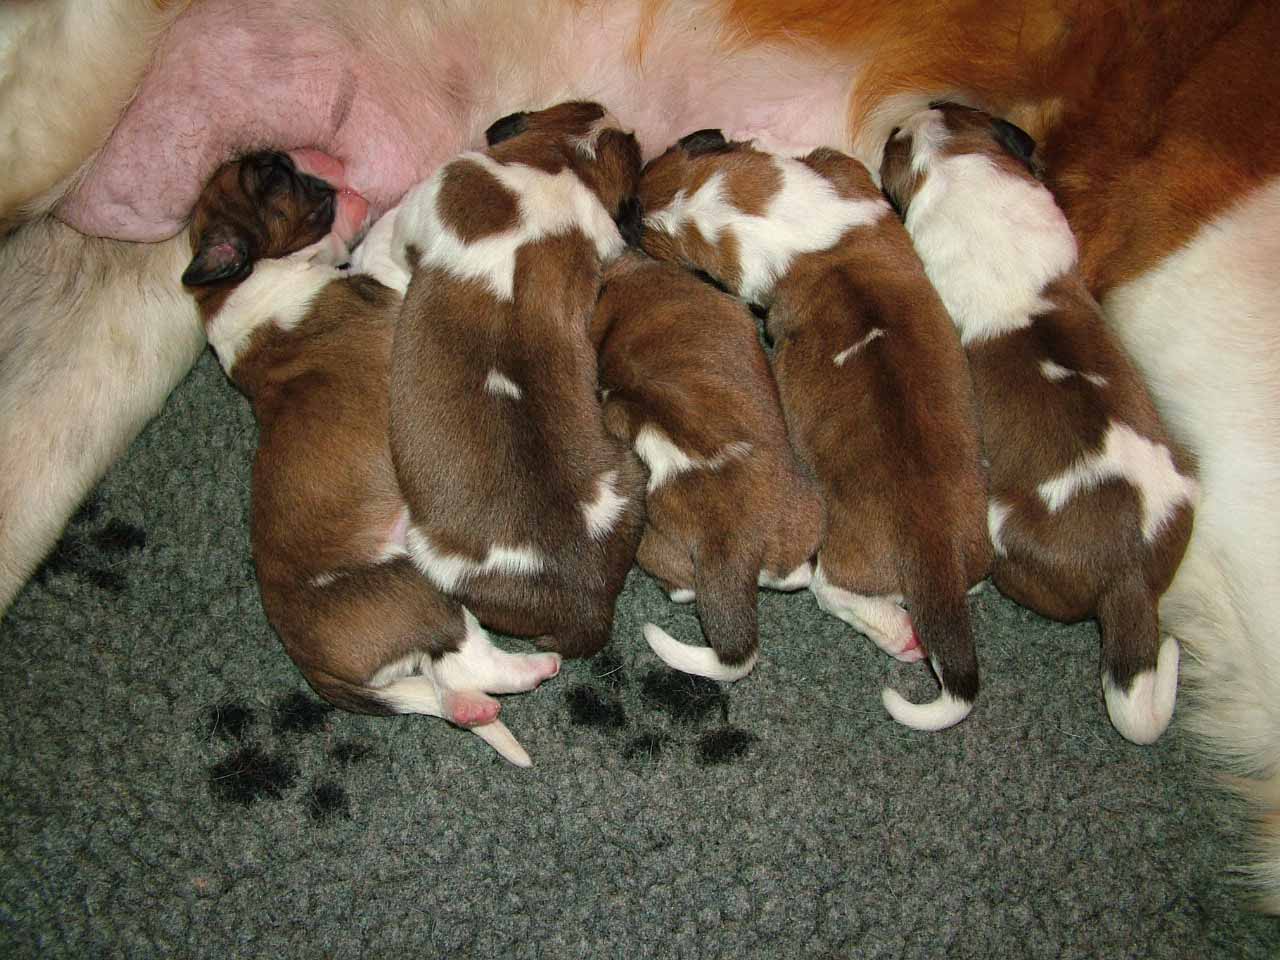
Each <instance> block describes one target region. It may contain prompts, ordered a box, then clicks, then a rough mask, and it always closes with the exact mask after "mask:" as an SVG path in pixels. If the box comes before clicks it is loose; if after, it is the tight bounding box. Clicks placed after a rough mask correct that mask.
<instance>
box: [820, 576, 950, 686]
mask: <svg viewBox="0 0 1280 960" xmlns="http://www.w3.org/2000/svg"><path fill="white" fill-rule="evenodd" d="M809 590H810V591H811V592H812V593H813V596H814V598H815V599H816V600H817V601H818V606H819V607H820V608H821V609H822V610H823V611H824V612H826V613H829V614H831V615H832V616H833V617H836V618H838V619H840V620H843V621H844V622H845V623H847V624H849V626H851V627H853V629H855V630H857V631H858V632H859V633H861V634H863V635H864V636H866V637H868V638H870V639H871V640H872V642H874V643H875V644H876V646H878V647H879V648H880V649H881V650H883V651H884V652H885V653H887V654H889V656H891V657H893V658H894V659H896V660H901V661H902V662H903V663H915V662H917V661H918V660H923V659H924V650H923V648H922V647H921V646H920V638H919V637H918V636H917V635H916V631H915V627H913V626H912V624H911V617H910V616H908V615H907V611H906V610H904V609H902V607H901V605H900V604H899V603H898V602H897V600H896V599H894V598H893V597H888V596H880V597H873V596H864V595H862V594H857V593H853V592H852V591H850V590H845V589H844V588H842V587H837V586H835V585H834V584H832V583H831V582H830V581H828V580H827V577H826V574H825V573H824V571H823V569H822V562H821V561H819V562H818V565H817V568H816V569H815V570H814V572H813V580H812V582H811V583H810V584H809Z"/></svg>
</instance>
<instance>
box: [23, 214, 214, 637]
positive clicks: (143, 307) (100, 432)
mask: <svg viewBox="0 0 1280 960" xmlns="http://www.w3.org/2000/svg"><path fill="white" fill-rule="evenodd" d="M190 258H191V245H190V242H189V241H188V240H187V237H186V234H185V233H182V234H179V235H178V236H177V237H175V238H173V239H172V240H167V241H165V242H164V243H157V244H132V243H122V242H119V241H115V240H97V239H92V238H89V237H85V236H83V235H81V234H79V233H76V232H75V231H74V230H72V229H71V228H70V227H68V226H66V225H64V224H62V223H59V222H58V221H56V220H53V219H44V220H38V221H35V222H33V223H30V224H27V225H26V226H23V227H20V228H19V229H18V230H16V231H15V232H13V233H12V234H10V235H9V236H8V237H6V238H5V239H4V240H3V241H0V451H3V454H2V456H3V464H4V465H3V468H2V469H0V614H2V613H3V612H4V611H5V610H6V609H7V608H8V606H9V604H10V602H11V601H12V600H13V598H14V596H15V595H16V594H17V592H18V590H19V589H21V587H22V585H23V584H24V583H25V582H26V580H27V578H28V577H30V576H31V573H32V571H33V570H34V569H35V567H36V565H37V564H38V563H39V562H40V560H41V559H43V557H44V555H45V554H46V553H47V552H48V551H49V548H50V547H52V546H53V544H54V542H55V541H56V540H57V538H58V536H59V535H60V534H61V533H62V529H63V527H64V526H65V525H66V522H67V519H68V518H69V517H70V516H71V514H72V512H73V511H74V510H75V509H76V507H77V506H78V505H79V503H80V501H81V500H82V499H83V498H84V496H85V494H87V493H88V492H89V490H90V489H91V488H92V487H93V485H94V484H95V483H97V481H98V480H99V479H100V478H101V477H102V475H103V474H104V473H105V472H106V471H107V468H108V467H109V466H110V465H111V463H112V461H114V460H115V459H116V457H118V456H119V455H120V454H121V453H123V452H124V449H125V447H126V446H127V445H128V444H129V441H131V440H132V439H133V438H134V437H135V436H136V435H137V434H138V432H139V431H140V430H141V429H142V427H143V426H144V425H145V424H146V423H147V421H148V420H150V419H151V418H152V417H153V416H155V414H156V413H157V412H158V411H159V409H160V406H161V404H163V403H164V400H165V398H166V397H167V396H168V395H169V392H170V391H171V390H172V389H173V388H174V387H175V386H176V385H177V383H178V381H179V380H180V379H181V378H182V377H183V376H184V375H185V374H186V372H187V371H188V370H189V369H190V368H191V365H192V364H193V363H194V362H195V360H196V358H197V357H198V356H199V354H200V350H201V349H202V348H203V346H204V334H203V331H202V330H201V328H200V321H199V317H198V316H197V313H196V309H195V301H194V300H192V299H191V297H189V296H187V295H186V294H185V293H184V292H183V290H182V287H181V285H180V284H179V281H178V278H179V277H180V276H181V275H182V271H183V269H184V268H185V267H186V265H187V262H188V261H189V260H190Z"/></svg>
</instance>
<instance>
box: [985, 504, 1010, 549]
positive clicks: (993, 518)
mask: <svg viewBox="0 0 1280 960" xmlns="http://www.w3.org/2000/svg"><path fill="white" fill-rule="evenodd" d="M1012 512H1013V508H1012V507H1010V506H1009V505H1008V504H1007V503H1001V502H1000V501H999V500H997V499H996V498H995V497H992V498H991V499H990V500H988V501H987V533H988V534H989V535H990V537H991V548H992V549H993V550H995V552H996V555H997V556H1000V557H1004V556H1007V555H1008V551H1007V550H1006V548H1005V545H1004V539H1003V538H1002V537H1001V535H1000V532H1001V531H1002V530H1003V529H1004V525H1005V521H1007V520H1008V519H1009V514H1010V513H1012Z"/></svg>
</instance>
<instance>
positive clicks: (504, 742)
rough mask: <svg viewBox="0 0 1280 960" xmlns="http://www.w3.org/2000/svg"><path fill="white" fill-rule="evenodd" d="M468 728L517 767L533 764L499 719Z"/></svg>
mask: <svg viewBox="0 0 1280 960" xmlns="http://www.w3.org/2000/svg"><path fill="white" fill-rule="evenodd" d="M470 730H471V732H472V733H474V734H475V735H476V736H477V737H479V738H480V739H481V740H483V741H484V742H485V743H487V744H488V745H489V746H491V747H493V749H495V750H497V751H498V755H499V756H501V757H502V759H504V760H508V761H510V762H511V763H514V764H515V765H516V766H517V767H532V766H533V761H532V760H530V759H529V754H528V753H527V752H525V749H524V747H522V746H520V741H519V740H517V739H516V738H515V735H514V734H512V732H511V731H510V730H508V729H507V725H506V724H505V723H503V722H502V721H501V720H494V721H493V723H486V724H485V725H484V726H481V727H471V728H470Z"/></svg>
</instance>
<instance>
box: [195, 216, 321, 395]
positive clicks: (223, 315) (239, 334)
mask: <svg viewBox="0 0 1280 960" xmlns="http://www.w3.org/2000/svg"><path fill="white" fill-rule="evenodd" d="M331 236H332V235H331ZM327 243H328V241H327V240H322V241H320V242H319V243H317V244H315V245H313V246H310V247H307V248H306V249H305V250H300V251H298V252H297V253H295V254H291V255H290V256H287V257H280V258H279V259H275V260H259V261H258V262H257V263H256V264H254V267H253V273H252V274H250V275H249V277H248V278H247V279H245V280H244V281H243V282H242V283H241V284H240V285H239V286H237V287H236V288H235V290H234V291H232V293H231V296H229V297H227V300H226V303H224V304H223V306H222V309H221V310H219V311H218V312H217V313H216V314H214V315H213V318H212V319H211V321H210V323H209V327H208V331H207V332H208V336H209V345H210V346H211V347H213V351H214V353H216V354H217V355H218V362H219V363H221V364H222V369H223V370H225V371H226V372H227V373H230V372H231V371H232V369H234V367H235V365H236V361H237V360H239V358H240V353H241V351H242V350H244V348H245V347H246V346H248V344H249V338H250V337H251V336H252V335H253V332H254V331H255V330H257V329H258V328H259V327H261V326H263V325H265V324H268V323H271V324H274V325H275V326H277V327H279V328H280V329H281V330H289V329H292V328H293V327H294V326H296V325H297V324H298V323H299V322H301V321H302V320H303V319H304V318H305V317H306V316H307V314H308V313H309V312H310V310H311V304H312V303H314V302H315V298H316V297H317V296H318V295H319V293H320V291H321V290H323V289H324V288H325V287H326V286H327V285H328V284H329V282H330V281H331V280H338V279H341V278H342V277H343V276H345V274H344V272H343V271H341V270H339V269H337V267H334V266H330V265H329V264H328V261H330V260H332V259H333V254H332V249H331V248H330V247H328V246H327Z"/></svg>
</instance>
